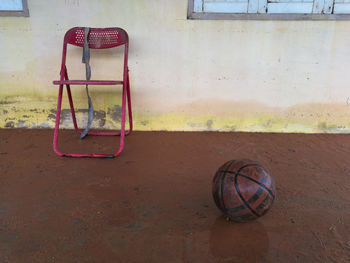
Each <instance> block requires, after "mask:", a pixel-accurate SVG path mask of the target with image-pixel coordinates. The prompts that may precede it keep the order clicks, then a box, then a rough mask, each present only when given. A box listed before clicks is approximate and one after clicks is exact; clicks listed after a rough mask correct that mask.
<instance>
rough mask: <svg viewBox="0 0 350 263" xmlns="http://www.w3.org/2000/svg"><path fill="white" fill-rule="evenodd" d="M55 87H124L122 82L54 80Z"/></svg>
mask: <svg viewBox="0 0 350 263" xmlns="http://www.w3.org/2000/svg"><path fill="white" fill-rule="evenodd" d="M53 84H54V85H122V84H123V81H121V80H54V81H53Z"/></svg>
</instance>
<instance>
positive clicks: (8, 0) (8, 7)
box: [0, 0, 23, 11]
mask: <svg viewBox="0 0 350 263" xmlns="http://www.w3.org/2000/svg"><path fill="white" fill-rule="evenodd" d="M0 10H2V11H22V10H23V5H22V0H0Z"/></svg>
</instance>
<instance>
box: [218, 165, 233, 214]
mask: <svg viewBox="0 0 350 263" xmlns="http://www.w3.org/2000/svg"><path fill="white" fill-rule="evenodd" d="M233 162H234V160H232V161H231V162H230V164H229V165H228V166H227V168H226V170H224V171H223V173H224V174H223V175H222V178H221V183H220V194H221V198H220V200H221V201H222V208H223V209H224V211H225V212H227V211H228V209H227V208H226V206H225V200H224V193H223V184H224V179H225V177H226V173H227V172H229V170H228V169H230V167H231V165H232V163H233Z"/></svg>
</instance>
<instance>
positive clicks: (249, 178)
mask: <svg viewBox="0 0 350 263" xmlns="http://www.w3.org/2000/svg"><path fill="white" fill-rule="evenodd" d="M237 175H239V176H242V177H244V178H246V179H248V180H250V181H252V182H254V183H256V184H258V185H260V186H261V187H262V188H264V189H265V190H266V191H268V192H269V194H270V195H271V196H272V198H273V199H275V195H274V194H273V193H272V191H271V190H270V189H269V188H268V187H267V186H266V185H264V184H262V183H260V182H259V181H257V180H255V179H254V178H251V177H249V176H247V175H245V174H237Z"/></svg>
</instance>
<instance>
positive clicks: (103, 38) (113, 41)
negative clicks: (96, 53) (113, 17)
mask: <svg viewBox="0 0 350 263" xmlns="http://www.w3.org/2000/svg"><path fill="white" fill-rule="evenodd" d="M88 42H89V47H90V48H93V49H105V48H112V47H117V46H120V45H124V44H126V45H127V44H128V42H129V38H128V34H127V33H126V31H125V30H124V29H122V28H118V27H109V28H90V33H89V36H88ZM66 44H71V45H74V46H79V47H83V46H84V27H73V28H71V29H70V30H68V31H67V33H66V34H65V36H64V45H66Z"/></svg>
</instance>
